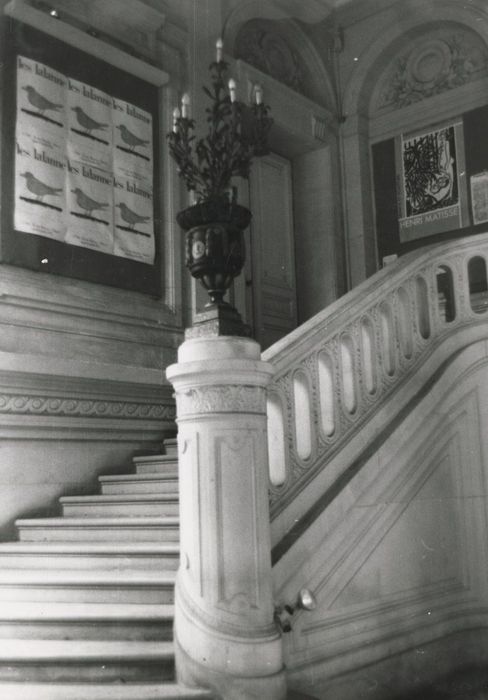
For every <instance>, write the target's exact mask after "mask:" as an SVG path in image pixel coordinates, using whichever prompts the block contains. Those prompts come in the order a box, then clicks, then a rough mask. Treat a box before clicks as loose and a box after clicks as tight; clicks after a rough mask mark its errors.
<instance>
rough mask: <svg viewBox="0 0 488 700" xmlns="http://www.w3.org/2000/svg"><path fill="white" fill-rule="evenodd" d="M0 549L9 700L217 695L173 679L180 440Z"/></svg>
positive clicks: (3, 684)
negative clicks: (178, 451)
mask: <svg viewBox="0 0 488 700" xmlns="http://www.w3.org/2000/svg"><path fill="white" fill-rule="evenodd" d="M134 463H135V473H134V474H123V475H110V476H101V477H100V487H101V493H100V495H97V496H66V497H63V498H61V499H60V504H61V509H62V515H61V517H56V518H36V519H32V520H19V521H17V523H16V526H17V530H18V536H19V539H18V541H16V542H8V543H2V544H0V698H2V699H5V700H87V698H89V699H90V700H112V699H113V700H115V699H116V700H156V699H157V700H163V699H168V700H172V699H177V698H178V699H185V698H188V699H190V698H209V697H211V696H210V695H209V693H208V692H206V691H200V690H190V689H183V688H181V687H179V686H178V685H177V684H176V683H175V680H174V651H173V642H172V629H173V595H174V582H175V574H176V568H177V565H178V556H179V548H178V476H177V458H176V441H175V440H166V441H165V454H164V455H162V456H150V457H136V458H135V459H134Z"/></svg>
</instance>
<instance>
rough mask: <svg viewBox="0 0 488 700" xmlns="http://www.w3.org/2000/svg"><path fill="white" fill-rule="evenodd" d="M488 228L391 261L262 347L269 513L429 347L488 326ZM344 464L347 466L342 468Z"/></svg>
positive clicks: (305, 481) (306, 480)
mask: <svg viewBox="0 0 488 700" xmlns="http://www.w3.org/2000/svg"><path fill="white" fill-rule="evenodd" d="M487 260H488V234H483V235H477V236H471V237H467V238H463V239H461V240H456V241H452V242H449V243H443V244H441V245H435V246H430V247H428V248H423V249H422V250H421V251H415V252H413V253H410V254H408V255H406V256H404V257H402V258H401V259H399V260H397V261H396V262H394V263H393V264H391V265H389V266H388V267H387V268H385V269H383V270H382V271H380V272H379V273H378V274H376V275H374V276H373V277H371V278H370V279H369V280H367V281H366V282H365V283H363V284H362V285H360V286H359V287H358V288H356V289H354V290H352V291H351V292H350V293H349V294H346V295H345V296H344V297H342V298H341V299H339V300H338V301H336V302H335V303H333V304H332V305H331V306H329V307H327V308H326V309H325V310H324V311H322V312H320V313H319V314H317V315H316V316H314V317H313V318H311V319H310V320H309V321H307V322H306V323H305V324H303V325H302V326H300V327H299V328H297V329H296V330H295V331H294V332H293V333H291V334H289V335H288V336H286V337H285V338H283V339H282V340H280V341H278V342H277V343H275V344H274V345H273V346H272V347H270V348H269V349H268V350H266V351H265V352H264V353H263V360H265V361H266V362H270V363H271V364H272V365H273V366H274V367H275V370H276V373H275V375H274V378H273V381H272V383H271V384H270V387H269V395H268V433H269V463H270V479H271V517H272V519H273V518H276V517H277V516H278V515H279V514H280V513H281V512H282V511H283V510H284V509H285V508H286V507H287V506H288V504H290V503H291V502H292V501H293V500H294V499H296V497H297V495H298V494H300V493H301V491H302V490H304V489H305V488H306V487H307V486H308V485H309V484H310V483H311V482H312V480H313V479H314V477H315V476H316V475H317V474H318V473H319V472H320V471H321V470H323V469H327V464H328V463H329V461H330V460H331V459H332V458H333V457H334V456H335V455H337V454H338V452H339V451H340V450H341V449H342V448H343V447H344V446H345V445H346V444H347V443H348V441H349V440H350V439H351V437H352V436H353V435H354V434H355V433H356V432H357V431H358V429H359V428H360V427H361V425H363V424H364V423H366V422H367V421H368V420H369V419H371V417H372V416H374V414H375V413H376V412H377V411H378V410H379V409H380V407H381V406H382V405H384V403H385V399H386V398H387V397H389V396H390V395H391V394H392V392H394V391H395V390H396V389H397V388H398V387H399V386H400V385H401V384H402V383H403V382H404V381H405V380H406V379H407V378H409V377H412V375H413V373H414V372H415V370H416V369H417V368H418V367H419V366H420V365H421V363H423V362H424V361H425V360H426V358H427V357H428V356H429V354H431V353H432V352H433V351H434V349H435V348H436V347H438V346H439V344H441V343H442V342H443V341H444V340H445V339H446V338H448V337H449V336H450V335H453V334H456V333H458V332H459V331H462V329H464V328H465V327H466V326H473V325H474V326H476V325H477V324H482V323H486V319H485V317H484V313H485V312H486V311H487V310H488V291H487V290H488V283H487ZM347 466H348V465H344V469H345V468H347Z"/></svg>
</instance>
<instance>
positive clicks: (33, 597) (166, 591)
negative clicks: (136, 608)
mask: <svg viewBox="0 0 488 700" xmlns="http://www.w3.org/2000/svg"><path fill="white" fill-rule="evenodd" d="M175 576H176V574H175V572H174V571H167V572H162V573H160V572H158V571H131V570H127V571H113V570H108V571H103V570H98V571H89V570H88V571H86V570H84V571H82V570H76V571H73V570H67V571H60V570H43V569H32V570H30V569H22V570H18V569H2V570H1V571H0V600H2V601H7V600H10V601H30V602H34V601H50V602H58V603H61V602H73V603H74V602H78V603H80V602H83V603H126V604H139V603H140V604H164V603H166V604H170V603H173V599H174V583H175Z"/></svg>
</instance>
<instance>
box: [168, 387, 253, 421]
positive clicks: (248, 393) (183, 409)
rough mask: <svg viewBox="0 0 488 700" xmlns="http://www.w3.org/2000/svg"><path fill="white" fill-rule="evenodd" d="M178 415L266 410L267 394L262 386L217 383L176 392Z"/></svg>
mask: <svg viewBox="0 0 488 700" xmlns="http://www.w3.org/2000/svg"><path fill="white" fill-rule="evenodd" d="M176 402H177V406H178V416H180V417H182V416H186V415H189V414H194V413H220V412H223V413H228V412H229V411H231V412H232V411H237V412H246V413H261V414H264V413H265V412H266V396H265V393H264V390H263V389H262V388H260V387H251V386H233V385H217V386H210V387H203V388H197V389H189V390H186V391H179V392H177V393H176Z"/></svg>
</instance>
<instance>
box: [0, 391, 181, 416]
mask: <svg viewBox="0 0 488 700" xmlns="http://www.w3.org/2000/svg"><path fill="white" fill-rule="evenodd" d="M19 413H20V414H23V415H36V416H39V415H45V416H81V417H86V418H90V417H96V418H100V417H102V418H151V419H154V418H156V419H158V418H162V419H166V420H174V418H175V409H174V406H168V405H164V404H156V403H136V402H135V401H134V402H133V401H93V400H90V399H78V398H63V397H57V396H48V397H46V396H29V395H25V394H24V395H19V394H5V393H4V394H0V414H19Z"/></svg>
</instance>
